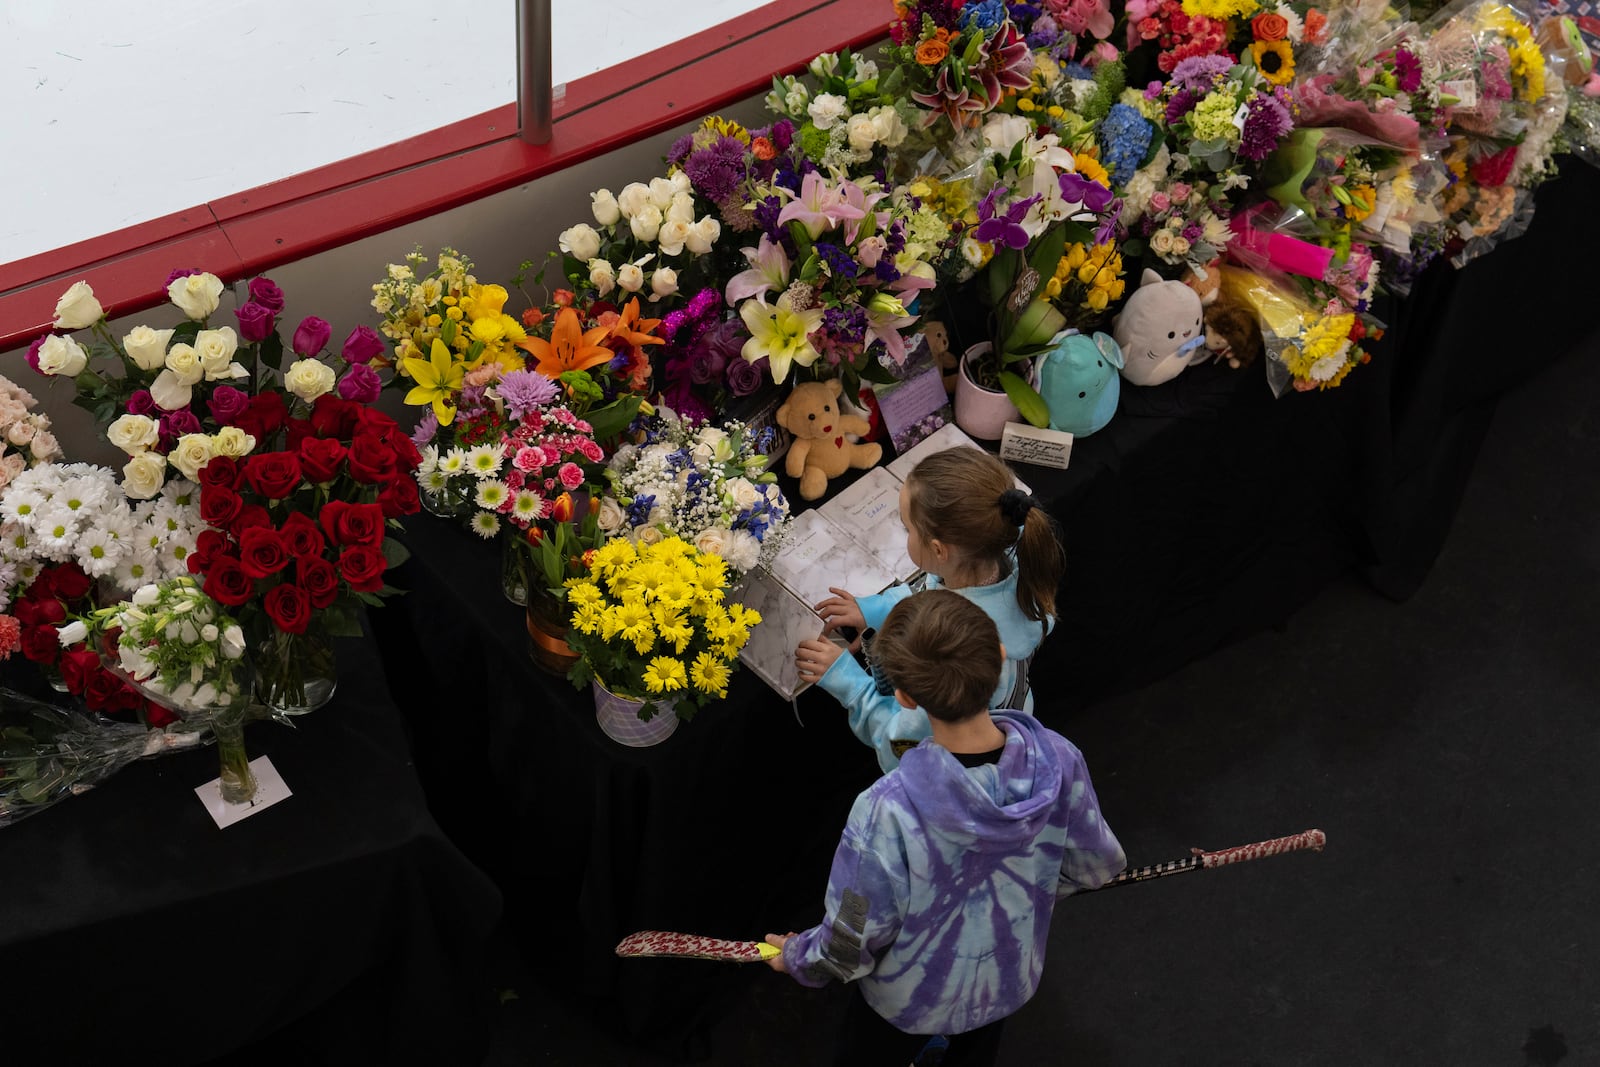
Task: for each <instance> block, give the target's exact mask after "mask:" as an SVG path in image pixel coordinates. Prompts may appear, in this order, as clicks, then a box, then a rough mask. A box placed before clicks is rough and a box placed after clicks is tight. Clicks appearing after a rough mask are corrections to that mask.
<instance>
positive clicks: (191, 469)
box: [167, 433, 217, 482]
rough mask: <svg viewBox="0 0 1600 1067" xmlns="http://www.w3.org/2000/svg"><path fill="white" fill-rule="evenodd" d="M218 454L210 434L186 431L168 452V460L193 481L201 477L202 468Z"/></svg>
mask: <svg viewBox="0 0 1600 1067" xmlns="http://www.w3.org/2000/svg"><path fill="white" fill-rule="evenodd" d="M216 454H217V453H216V450H215V449H214V448H212V446H211V437H210V436H209V435H207V434H203V433H186V434H184V435H183V436H182V437H180V438H178V443H177V444H176V445H174V446H173V448H172V451H171V452H169V453H167V462H168V463H170V464H172V465H173V466H174V467H176V468H178V473H179V474H182V475H183V476H184V477H185V478H187V479H189V480H190V481H191V482H192V481H194V480H195V479H197V478H199V477H200V468H201V467H204V466H205V465H206V464H207V463H209V462H210V461H211V457H212V456H214V455H216Z"/></svg>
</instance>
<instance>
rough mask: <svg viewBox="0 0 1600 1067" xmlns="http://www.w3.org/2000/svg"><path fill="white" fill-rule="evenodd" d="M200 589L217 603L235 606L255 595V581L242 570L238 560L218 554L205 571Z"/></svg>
mask: <svg viewBox="0 0 1600 1067" xmlns="http://www.w3.org/2000/svg"><path fill="white" fill-rule="evenodd" d="M200 588H201V590H202V591H203V592H204V593H205V594H206V596H208V597H210V598H211V599H212V600H215V601H216V602H217V603H218V604H226V605H227V606H228V607H230V608H237V607H241V606H243V605H244V604H245V603H247V602H248V601H249V600H250V598H251V597H252V596H253V595H255V591H256V583H255V582H254V581H253V580H252V579H251V577H250V576H249V575H248V574H246V573H245V572H244V568H243V567H241V566H240V565H239V561H238V560H236V559H234V558H233V557H232V556H218V557H217V558H216V559H214V560H212V561H211V567H210V569H208V570H207V571H206V580H205V581H204V582H203V583H202V584H201V586H200Z"/></svg>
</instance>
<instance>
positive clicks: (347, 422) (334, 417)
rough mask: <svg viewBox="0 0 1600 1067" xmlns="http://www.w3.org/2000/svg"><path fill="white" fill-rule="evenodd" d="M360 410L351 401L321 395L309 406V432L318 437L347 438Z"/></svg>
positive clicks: (352, 429)
mask: <svg viewBox="0 0 1600 1067" xmlns="http://www.w3.org/2000/svg"><path fill="white" fill-rule="evenodd" d="M361 410H362V405H360V404H357V403H355V402H354V401H352V400H346V399H344V398H343V397H340V396H335V395H334V394H333V393H323V394H322V395H321V396H319V397H317V399H316V402H315V403H314V404H312V406H311V431H312V432H313V433H315V434H316V435H317V436H318V437H341V438H342V437H349V436H350V434H351V432H352V431H354V430H355V426H356V419H357V417H358V416H360V414H361Z"/></svg>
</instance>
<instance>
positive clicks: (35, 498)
mask: <svg viewBox="0 0 1600 1067" xmlns="http://www.w3.org/2000/svg"><path fill="white" fill-rule="evenodd" d="M20 480H21V479H20V478H19V479H18V481H20ZM44 501H45V497H44V494H43V493H41V492H39V491H38V490H37V489H30V488H28V487H27V486H23V487H22V488H20V489H19V488H17V486H16V483H15V482H13V483H12V486H11V489H10V491H9V492H7V493H6V494H5V495H4V497H3V498H0V516H4V517H5V518H6V520H7V521H8V522H20V523H24V524H28V525H32V522H33V520H34V518H35V517H36V516H37V514H38V511H39V508H40V506H41V505H43V504H44Z"/></svg>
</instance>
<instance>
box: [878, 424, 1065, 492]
mask: <svg viewBox="0 0 1600 1067" xmlns="http://www.w3.org/2000/svg"><path fill="white" fill-rule="evenodd" d="M956 447H964V448H976V449H980V450H983V451H987V449H984V448H983V446H982V445H980V444H979V443H978V442H976V441H974V440H973V439H972V438H971V437H969V436H967V433H966V431H965V430H963V429H962V428H961V427H959V426H957V425H956V424H955V423H953V422H948V423H945V424H944V425H943V426H941V427H939V428H938V429H937V430H935V431H934V432H933V433H931V434H929V435H928V436H927V437H925V438H923V439H922V440H921V441H919V442H917V444H916V446H915V447H914V448H912V449H911V451H909V452H907V453H906V454H905V455H903V456H897V457H895V459H894V461H893V462H891V463H890V464H889V465H888V468H887V469H888V471H889V473H890V474H892V475H894V476H895V477H896V478H898V479H900V480H901V481H902V482H903V481H905V480H906V478H907V476H908V475H910V474H911V470H912V468H913V467H915V466H916V465H917V464H918V463H921V462H922V461H923V460H924V459H927V458H928V457H929V456H931V455H933V454H934V453H935V452H943V451H944V450H945V449H947V448H956ZM1012 475H1013V477H1015V475H1016V472H1015V471H1013V472H1012ZM1016 482H1017V488H1018V489H1021V490H1022V491H1023V492H1024V493H1030V494H1031V493H1032V492H1033V490H1032V489H1031V488H1029V486H1028V483H1027V482H1025V481H1023V480H1022V479H1021V478H1017V479H1016Z"/></svg>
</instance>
